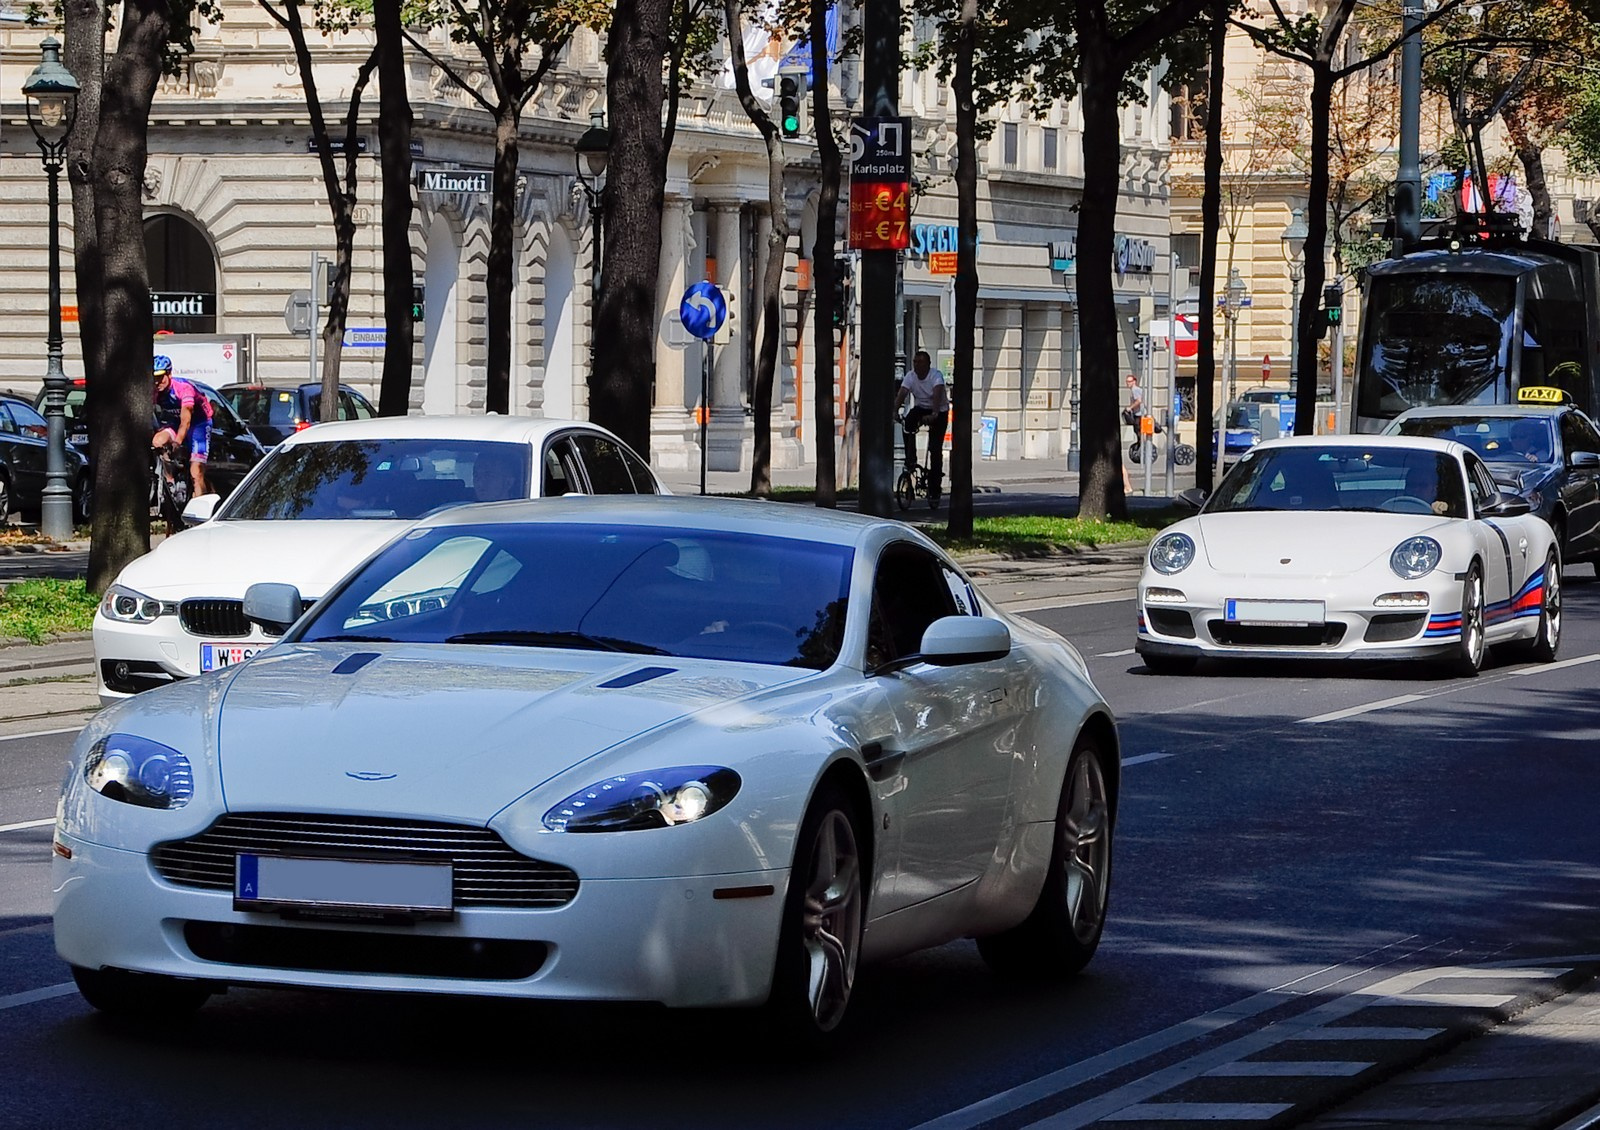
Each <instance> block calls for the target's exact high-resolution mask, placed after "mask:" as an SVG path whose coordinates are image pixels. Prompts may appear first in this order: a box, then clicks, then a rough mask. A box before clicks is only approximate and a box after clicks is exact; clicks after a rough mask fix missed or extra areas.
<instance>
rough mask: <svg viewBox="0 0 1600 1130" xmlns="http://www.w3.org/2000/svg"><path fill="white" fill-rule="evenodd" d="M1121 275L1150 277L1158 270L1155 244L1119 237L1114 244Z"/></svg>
mask: <svg viewBox="0 0 1600 1130" xmlns="http://www.w3.org/2000/svg"><path fill="white" fill-rule="evenodd" d="M1112 250H1113V254H1115V256H1116V260H1117V274H1119V275H1148V274H1150V273H1151V272H1153V271H1154V270H1155V269H1156V248H1155V244H1153V243H1151V242H1150V241H1149V240H1148V239H1134V238H1133V237H1132V236H1129V235H1119V236H1117V237H1116V242H1115V243H1113V244H1112Z"/></svg>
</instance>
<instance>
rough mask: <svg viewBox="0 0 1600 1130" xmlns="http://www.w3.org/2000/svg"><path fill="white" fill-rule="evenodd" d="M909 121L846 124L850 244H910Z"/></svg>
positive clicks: (876, 247) (873, 247)
mask: <svg viewBox="0 0 1600 1130" xmlns="http://www.w3.org/2000/svg"><path fill="white" fill-rule="evenodd" d="M910 138H911V122H910V119H908V118H857V119H856V120H855V122H854V123H853V124H852V125H851V127H850V246H851V247H853V248H856V249H858V250H863V251H903V250H904V249H905V248H907V247H909V246H911V143H910Z"/></svg>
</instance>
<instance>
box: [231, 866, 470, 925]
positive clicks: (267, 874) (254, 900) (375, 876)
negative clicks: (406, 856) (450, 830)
mask: <svg viewBox="0 0 1600 1130" xmlns="http://www.w3.org/2000/svg"><path fill="white" fill-rule="evenodd" d="M237 858H238V864H237V867H236V868H235V872H234V890H233V903H234V907H235V908H236V909H239V910H285V909H296V908H299V909H305V910H367V911H406V912H417V911H423V912H431V914H430V916H431V915H433V914H445V915H448V914H449V912H450V910H451V882H452V874H451V872H452V868H451V866H450V865H449V864H439V863H394V862H378V861H374V860H361V859H305V858H298V857H294V856H284V855H254V854H252V853H250V852H240V853H239V855H238V857H237Z"/></svg>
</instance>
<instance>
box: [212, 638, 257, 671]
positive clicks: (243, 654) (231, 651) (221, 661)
mask: <svg viewBox="0 0 1600 1130" xmlns="http://www.w3.org/2000/svg"><path fill="white" fill-rule="evenodd" d="M268 646H269V645H268V644H264V643H258V644H250V645H243V644H236V643H203V644H201V645H200V670H202V671H215V670H216V669H217V668H218V667H232V666H233V665H234V664H235V663H243V662H244V661H245V660H246V659H249V658H250V657H251V656H252V655H254V654H255V653H256V652H258V651H262V650H265V649H266V648H267V647H268Z"/></svg>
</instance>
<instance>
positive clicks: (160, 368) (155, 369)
mask: <svg viewBox="0 0 1600 1130" xmlns="http://www.w3.org/2000/svg"><path fill="white" fill-rule="evenodd" d="M150 371H151V373H152V374H153V375H154V376H158V377H159V376H160V375H161V374H162V373H170V372H172V358H170V357H168V356H167V355H166V354H164V353H157V354H156V355H155V359H154V360H153V361H152V362H151V363H150Z"/></svg>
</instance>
